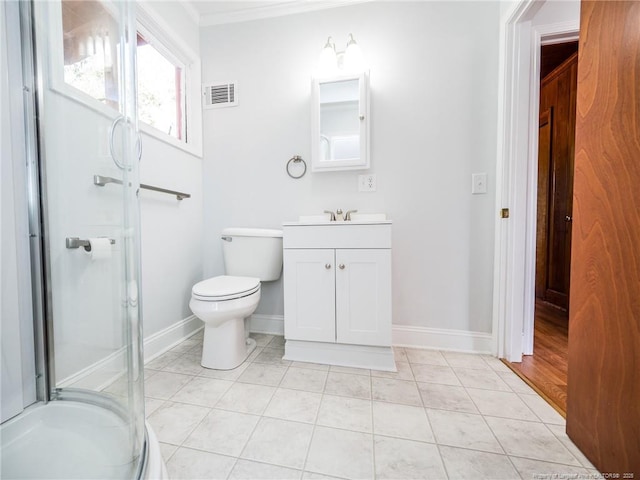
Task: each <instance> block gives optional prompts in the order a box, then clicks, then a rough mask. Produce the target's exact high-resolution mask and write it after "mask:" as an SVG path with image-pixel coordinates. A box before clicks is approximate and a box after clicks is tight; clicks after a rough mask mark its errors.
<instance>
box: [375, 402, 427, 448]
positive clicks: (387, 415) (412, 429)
mask: <svg viewBox="0 0 640 480" xmlns="http://www.w3.org/2000/svg"><path fill="white" fill-rule="evenodd" d="M373 432H374V433H375V434H376V435H387V436H390V437H400V438H407V439H410V440H418V441H421V442H434V441H435V439H434V437H433V433H432V432H431V427H430V426H429V420H427V414H426V412H425V410H424V408H422V407H413V406H410V405H396V404H393V403H382V402H373Z"/></svg>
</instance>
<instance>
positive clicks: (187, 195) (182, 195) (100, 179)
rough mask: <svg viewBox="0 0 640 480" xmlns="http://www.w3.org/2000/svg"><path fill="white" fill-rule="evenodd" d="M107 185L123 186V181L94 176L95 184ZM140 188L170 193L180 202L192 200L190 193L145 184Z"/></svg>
mask: <svg viewBox="0 0 640 480" xmlns="http://www.w3.org/2000/svg"><path fill="white" fill-rule="evenodd" d="M107 183H115V184H116V185H122V180H118V179H117V178H113V177H103V176H102V175H94V176H93V184H94V185H97V186H99V187H104V186H105V185H106V184H107ZM140 188H144V189H145V190H152V191H154V192H160V193H168V194H169V195H175V196H176V198H177V199H178V200H182V199H184V198H191V194H190V193H184V192H176V191H175V190H167V189H166V188H160V187H154V186H152V185H145V184H144V183H141V184H140Z"/></svg>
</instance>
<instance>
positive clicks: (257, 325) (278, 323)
mask: <svg viewBox="0 0 640 480" xmlns="http://www.w3.org/2000/svg"><path fill="white" fill-rule="evenodd" d="M249 331H250V332H251V333H268V334H269V335H284V316H283V315H262V314H260V313H254V314H253V315H251V319H250V320H249Z"/></svg>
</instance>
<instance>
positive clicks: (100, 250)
mask: <svg viewBox="0 0 640 480" xmlns="http://www.w3.org/2000/svg"><path fill="white" fill-rule="evenodd" d="M89 245H90V246H91V249H90V250H88V251H87V250H86V249H85V251H86V252H87V255H89V256H90V257H91V260H92V261H95V260H106V259H109V258H111V241H110V240H109V239H108V238H90V239H89Z"/></svg>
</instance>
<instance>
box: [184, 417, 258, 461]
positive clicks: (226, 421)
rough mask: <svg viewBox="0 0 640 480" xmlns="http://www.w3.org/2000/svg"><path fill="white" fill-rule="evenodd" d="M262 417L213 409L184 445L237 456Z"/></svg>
mask: <svg viewBox="0 0 640 480" xmlns="http://www.w3.org/2000/svg"><path fill="white" fill-rule="evenodd" d="M259 420H260V417H258V416H256V415H247V414H245V413H237V412H228V411H226V410H218V409H213V410H211V412H209V414H208V415H207V416H206V417H205V418H204V419H203V420H202V422H201V423H200V425H198V427H197V428H196V429H195V430H194V431H193V432H192V433H191V435H189V437H188V438H187V439H186V440H185V442H184V445H185V446H187V447H192V448H196V449H198V450H206V451H208V452H215V453H220V454H223V455H232V456H234V457H237V456H238V455H240V452H242V449H243V448H244V446H245V445H246V444H247V441H248V440H249V437H250V436H251V433H252V432H253V430H254V429H255V427H256V425H257V424H258V421H259Z"/></svg>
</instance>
